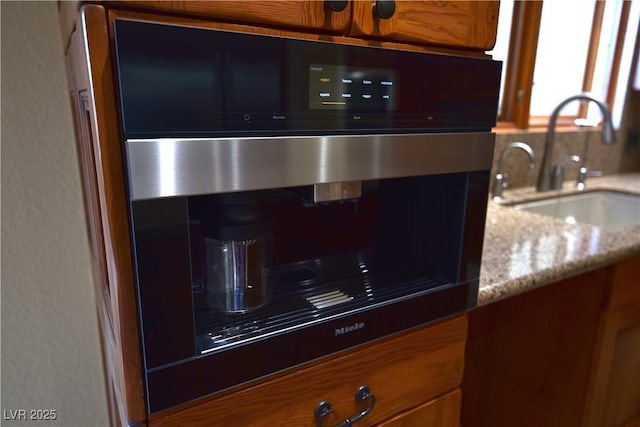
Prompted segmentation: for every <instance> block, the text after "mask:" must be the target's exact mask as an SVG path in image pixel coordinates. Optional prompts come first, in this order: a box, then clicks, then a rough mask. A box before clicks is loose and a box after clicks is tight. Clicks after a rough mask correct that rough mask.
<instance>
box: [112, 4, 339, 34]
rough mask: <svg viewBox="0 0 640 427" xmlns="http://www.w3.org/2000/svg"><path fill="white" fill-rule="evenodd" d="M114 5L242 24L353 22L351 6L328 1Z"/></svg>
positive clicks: (334, 28)
mask: <svg viewBox="0 0 640 427" xmlns="http://www.w3.org/2000/svg"><path fill="white" fill-rule="evenodd" d="M107 3H108V4H109V5H110V6H112V7H115V8H119V9H122V8H128V9H136V10H144V11H159V12H164V13H171V14H174V15H175V14H182V15H191V16H195V17H199V18H213V19H216V20H219V21H227V22H235V23H241V24H257V25H262V26H267V27H289V28H301V29H315V30H321V31H322V32H329V33H334V34H338V33H344V32H345V31H346V30H347V28H348V27H349V25H350V22H351V8H350V7H346V8H345V9H344V10H343V11H339V12H335V11H332V10H331V9H330V8H329V6H328V5H327V2H325V1H315V0H307V1H290V0H269V1H264V2H258V1H237V0H236V1H224V0H223V1H149V0H124V1H109V2H107Z"/></svg>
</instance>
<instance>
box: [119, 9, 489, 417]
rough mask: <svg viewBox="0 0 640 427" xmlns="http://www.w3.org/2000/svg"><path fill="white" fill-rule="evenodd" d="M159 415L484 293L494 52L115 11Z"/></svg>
mask: <svg viewBox="0 0 640 427" xmlns="http://www.w3.org/2000/svg"><path fill="white" fill-rule="evenodd" d="M115 48H116V60H117V70H116V72H117V81H118V85H119V95H120V98H119V102H120V106H121V111H120V112H121V121H122V132H123V135H124V139H123V141H122V143H123V155H124V158H125V163H126V167H127V173H128V176H127V182H128V198H129V201H130V215H131V227H132V229H131V235H132V245H133V250H134V255H135V270H136V281H137V283H136V286H137V295H138V303H139V320H140V324H141V341H142V348H143V358H144V360H143V362H144V370H145V373H146V378H145V380H146V385H145V386H146V391H147V404H148V410H149V411H150V412H151V413H154V412H157V411H160V410H163V409H166V408H170V407H172V406H175V405H178V404H180V403H183V402H186V401H189V400H191V399H195V398H198V397H202V396H205V395H208V394H212V393H216V392H219V391H221V390H225V389H228V388H230V387H233V386H236V385H239V384H242V383H245V382H248V381H251V380H254V379H257V378H260V377H263V376H266V375H268V374H271V373H274V372H277V371H281V370H284V369H287V368H291V367H293V366H296V365H298V364H301V363H303V362H306V361H310V360H313V359H316V358H319V357H322V356H325V355H328V354H331V353H333V352H337V351H340V350H343V349H346V348H349V347H352V346H356V345H358V344H362V343H364V342H368V341H371V340H374V339H376V338H379V337H382V336H385V335H388V334H391V333H394V332H398V331H401V330H404V329H407V328H411V327H414V326H417V325H421V324H424V323H426V322H429V321H432V320H435V319H438V318H442V317H445V316H449V315H452V314H454V313H457V312H461V311H463V310H465V309H468V308H470V307H473V306H474V305H475V304H476V298H477V291H478V276H479V270H480V256H481V251H482V241H483V232H484V221H485V211H486V205H487V196H488V194H487V191H488V186H489V173H490V168H491V164H492V157H493V142H494V135H493V134H492V133H491V131H490V129H491V126H492V125H494V124H495V114H496V109H497V96H498V86H499V80H500V64H499V63H497V62H494V61H491V60H488V59H484V58H468V57H456V56H449V55H439V54H426V53H418V52H409V51H394V50H387V49H382V48H373V47H364V46H352V45H341V44H335V43H327V42H321V41H305V40H297V39H290V38H279V37H271V36H264V35H255V34H245V33H234V32H225V31H219V30H210V29H202V28H191V27H185V26H174V25H165V24H155V23H149V22H142V21H133V20H124V19H119V20H116V21H115Z"/></svg>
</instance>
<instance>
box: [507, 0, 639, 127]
mask: <svg viewBox="0 0 640 427" xmlns="http://www.w3.org/2000/svg"><path fill="white" fill-rule="evenodd" d="M542 7H543V0H536V1H530V0H516V1H514V5H513V14H512V17H511V34H510V36H509V50H508V53H507V64H506V71H505V76H504V80H505V81H504V94H503V97H502V102H501V107H500V111H499V112H498V125H497V128H498V129H529V128H541V127H546V126H547V125H548V122H549V116H532V115H531V114H530V106H531V94H532V91H533V73H534V69H535V64H536V54H537V50H538V34H539V32H540V23H541V20H542ZM604 8H605V2H604V1H596V4H595V9H594V14H593V20H592V25H591V37H590V41H589V48H588V53H587V62H586V65H585V70H584V74H583V83H582V91H583V92H589V91H590V90H591V87H592V84H593V76H594V72H595V67H596V57H597V54H598V47H599V42H600V32H601V28H602V21H603V17H604ZM630 11H631V1H624V2H623V4H622V9H621V13H620V17H619V19H620V21H619V23H618V32H617V37H616V42H615V47H614V53H613V57H612V65H611V74H610V78H609V82H608V87H607V96H606V99H605V102H606V104H607V105H609V106H610V107H611V106H612V105H613V103H614V100H615V92H616V88H617V84H618V74H619V70H620V62H621V60H622V51H623V47H624V37H625V33H626V30H627V25H628V21H629V15H630ZM588 108H589V104H588V103H581V104H580V107H579V111H578V114H577V115H563V116H561V117H559V119H558V125H559V126H569V127H575V126H576V125H575V120H576V119H577V118H585V117H586V116H587V110H588Z"/></svg>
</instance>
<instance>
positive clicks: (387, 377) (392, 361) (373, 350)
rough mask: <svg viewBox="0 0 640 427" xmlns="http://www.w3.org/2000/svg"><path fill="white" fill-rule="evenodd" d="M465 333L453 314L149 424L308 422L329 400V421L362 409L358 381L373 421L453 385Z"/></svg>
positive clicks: (462, 323)
mask: <svg viewBox="0 0 640 427" xmlns="http://www.w3.org/2000/svg"><path fill="white" fill-rule="evenodd" d="M466 331H467V318H466V315H463V316H458V317H455V318H452V319H448V320H445V321H442V322H439V323H436V324H434V325H429V326H426V327H423V328H420V329H416V330H412V331H409V332H405V333H401V334H399V335H396V336H393V337H390V338H386V339H382V340H380V341H377V342H375V343H371V344H368V345H364V346H361V347H358V348H357V349H355V350H351V351H349V352H347V353H342V354H341V355H338V356H336V357H334V358H332V359H329V360H328V361H324V362H321V363H318V364H315V365H313V366H310V367H307V368H305V367H302V368H300V369H298V370H296V371H294V372H292V373H290V374H286V375H283V376H280V377H278V378H276V379H274V380H271V381H266V382H263V383H261V384H258V385H255V386H252V387H249V388H246V389H244V390H241V391H238V392H235V393H232V394H227V395H224V396H222V397H220V398H215V397H212V398H209V399H203V400H201V401H200V402H199V404H197V405H196V406H193V405H194V404H195V403H192V404H190V405H188V406H189V407H188V408H186V409H184V410H175V409H174V410H169V411H167V412H165V413H159V414H156V415H154V416H153V417H152V419H151V423H150V424H151V425H154V426H161V425H166V426H169V425H190V426H200V425H202V426H211V425H223V426H227V427H231V426H247V425H252V426H255V425H257V426H262V425H264V426H309V427H312V426H315V425H316V421H315V418H314V410H315V408H316V406H317V405H318V403H320V402H321V401H329V402H330V403H331V406H332V408H333V413H332V414H331V415H330V416H328V417H327V418H326V419H325V422H324V423H325V424H326V425H333V424H337V423H339V422H342V421H344V420H345V419H347V418H350V417H353V416H354V415H355V414H357V413H360V412H361V411H362V410H363V409H364V408H366V406H367V404H368V403H369V401H366V402H362V403H356V402H355V399H354V394H355V392H356V390H357V389H358V388H359V387H360V386H361V385H367V386H368V387H369V389H370V391H371V393H372V394H373V395H374V396H375V399H376V404H375V407H374V408H373V410H372V411H371V413H369V414H368V415H367V416H366V418H365V419H364V420H363V421H361V424H362V425H371V424H373V423H379V422H382V421H383V420H386V419H389V418H390V417H392V416H394V415H396V414H398V413H401V412H403V411H406V410H407V409H409V408H412V407H415V406H417V405H420V404H422V403H424V402H428V401H430V400H432V399H434V398H435V397H437V396H439V395H441V394H443V393H445V392H447V391H450V390H453V389H455V388H457V387H458V386H459V385H460V382H461V380H462V371H463V368H464V348H465V339H466ZM292 351H295V349H292ZM239 368H241V367H239ZM222 369H234V367H224V368H222Z"/></svg>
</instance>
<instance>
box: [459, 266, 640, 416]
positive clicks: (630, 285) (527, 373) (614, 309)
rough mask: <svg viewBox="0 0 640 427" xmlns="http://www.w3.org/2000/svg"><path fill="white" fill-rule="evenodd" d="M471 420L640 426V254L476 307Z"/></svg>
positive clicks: (470, 353)
mask: <svg viewBox="0 0 640 427" xmlns="http://www.w3.org/2000/svg"><path fill="white" fill-rule="evenodd" d="M462 390H463V401H462V425H465V426H474V427H475V426H478V427H482V426H492V427H501V426H505V427H506V426H514V425H517V426H521V427H526V426H532V427H533V426H536V427H540V426H549V427H552V426H563V427H569V426H583V427H609V426H611V427H613V426H616V427H629V426H637V425H639V424H638V423H640V257H635V258H631V259H629V260H626V261H623V262H620V263H618V264H616V265H613V266H611V267H608V268H603V269H600V270H596V271H593V272H590V273H586V274H583V275H580V276H576V277H573V278H571V279H567V280H564V281H562V282H558V283H555V284H552V285H549V286H546V287H543V288H541V289H537V290H535V291H531V292H528V293H525V294H522V295H518V296H516V297H513V298H510V299H507V300H503V301H500V302H497V303H494V304H491V305H488V306H485V307H481V308H479V309H476V310H474V311H472V312H470V313H469V334H468V342H467V352H466V365H465V374H464V380H463V386H462Z"/></svg>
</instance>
